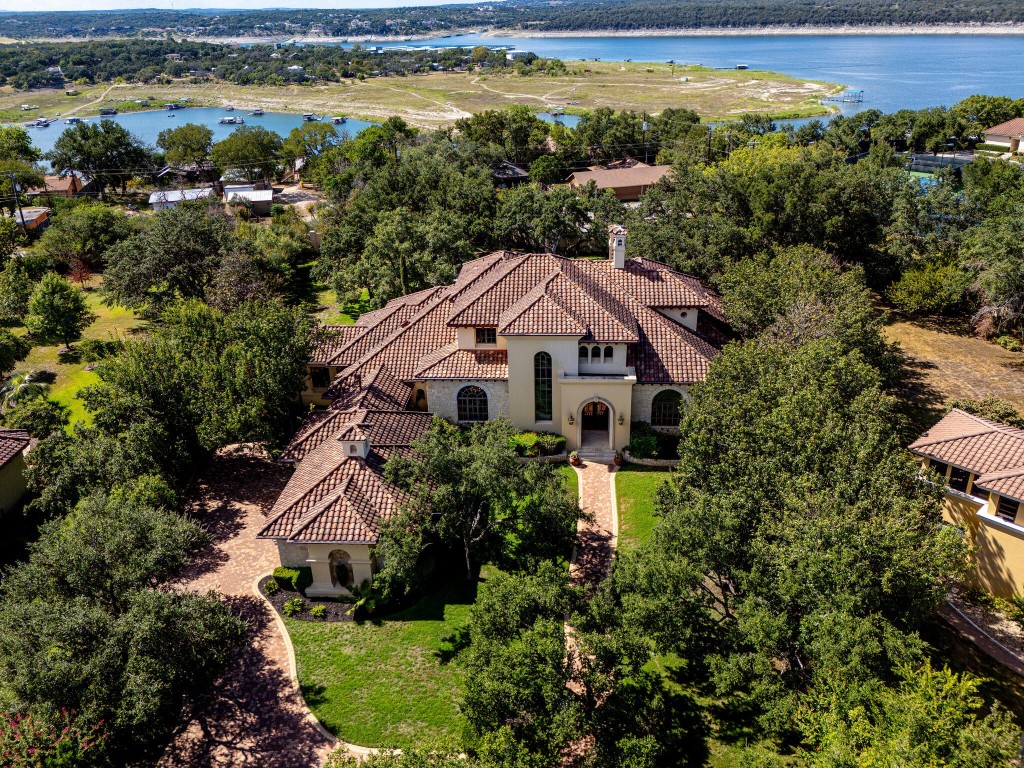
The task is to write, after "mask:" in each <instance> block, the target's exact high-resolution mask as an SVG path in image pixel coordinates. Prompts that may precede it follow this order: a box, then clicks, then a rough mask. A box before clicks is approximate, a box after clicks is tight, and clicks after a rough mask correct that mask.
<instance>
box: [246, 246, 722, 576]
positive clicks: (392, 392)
mask: <svg viewBox="0 0 1024 768" xmlns="http://www.w3.org/2000/svg"><path fill="white" fill-rule="evenodd" d="M626 235H627V233H626V230H625V229H624V228H622V227H612V228H611V229H610V232H609V256H608V258H607V259H606V260H600V259H599V260H593V259H571V258H565V257H562V256H555V255H552V254H546V253H529V254H527V253H511V252H506V251H499V252H496V253H492V254H489V255H487V256H483V257H481V258H478V259H475V260H474V261H471V262H469V263H467V264H465V265H464V266H463V267H462V269H461V271H460V272H459V275H458V278H457V279H456V280H455V282H454V283H453V284H452V285H446V286H438V287H434V288H429V289H426V290H423V291H420V292H418V293H414V294H410V295H408V296H403V297H401V298H398V299H395V300H393V301H390V302H388V304H387V305H385V306H384V307H382V308H381V309H378V310H375V311H373V312H369V313H366V314H364V315H363V316H362V317H360V318H359V321H358V322H357V323H356V324H355V325H353V326H347V327H345V326H338V327H328V328H325V329H323V337H322V340H321V342H320V343H319V344H318V346H317V348H316V350H315V352H314V354H313V359H312V360H311V362H310V365H309V378H308V380H307V389H306V392H305V393H304V396H303V397H304V401H305V402H306V403H308V404H311V405H315V406H321V407H322V410H314V411H312V412H311V414H310V415H309V417H308V418H307V419H306V421H305V423H304V424H303V425H302V427H301V428H300V429H299V431H298V433H297V434H296V435H295V437H294V438H293V439H292V441H291V443H290V444H289V445H288V447H287V448H286V450H285V452H284V454H283V457H282V460H283V461H286V462H290V463H293V464H294V466H295V472H294V474H293V476H292V478H291V480H290V481H289V483H288V485H287V486H286V487H285V489H284V491H283V492H282V494H281V496H280V498H279V499H278V501H277V503H276V504H275V506H274V508H273V510H272V511H271V516H270V520H269V522H268V523H267V525H266V526H265V527H264V529H263V530H262V531H261V532H260V534H259V535H260V536H261V537H264V538H270V539H274V540H275V541H276V542H277V544H278V549H279V552H280V555H281V561H282V564H284V565H289V566H293V567H295V566H309V567H311V568H312V572H313V585H312V586H311V587H310V588H309V589H307V594H311V595H329V594H339V593H341V592H343V591H344V590H345V589H347V588H348V587H349V586H351V585H352V584H354V583H356V584H357V583H361V582H362V580H363V579H366V578H371V577H372V573H373V570H374V556H373V547H374V545H375V544H376V542H377V536H378V535H379V531H380V526H381V524H382V523H383V522H385V521H386V520H387V519H389V518H390V517H392V516H393V515H394V514H396V513H397V511H398V510H399V509H400V508H401V506H402V504H403V503H405V501H406V499H405V497H404V496H403V494H402V492H401V491H399V490H398V489H397V488H394V487H392V486H390V485H389V484H388V483H387V482H386V481H384V480H383V476H382V468H383V466H384V464H385V463H386V462H387V459H388V457H389V456H391V455H393V454H394V453H395V452H407V451H410V450H411V449H412V445H413V443H414V442H415V441H416V440H417V439H419V438H420V437H422V436H423V435H424V434H425V432H426V431H427V429H428V428H429V426H430V423H431V420H432V419H433V418H434V417H440V418H444V419H447V420H449V421H452V422H455V423H459V424H465V425H469V424H473V423H475V422H482V421H488V420H491V419H495V418H498V417H500V416H504V417H507V418H508V419H510V420H511V421H512V422H513V423H514V424H515V425H516V426H517V427H519V428H521V429H525V430H533V431H545V432H557V433H559V434H562V435H564V436H565V437H566V442H567V446H568V449H569V450H579V451H580V452H581V453H583V454H584V455H587V454H590V455H594V456H604V457H608V458H610V457H611V456H613V455H614V451H616V450H621V449H622V448H624V447H625V446H626V445H627V444H628V443H629V439H630V429H631V424H632V423H633V422H648V423H650V424H651V425H652V426H653V427H654V428H655V429H660V430H665V431H672V430H677V429H678V424H679V418H680V414H679V407H680V404H681V402H682V401H683V400H684V399H685V398H687V397H688V388H689V387H690V385H692V384H694V383H696V382H699V381H702V380H703V379H704V378H705V376H706V375H707V371H708V367H709V366H710V364H711V361H712V360H713V359H714V357H715V356H716V355H717V354H718V352H719V348H720V346H721V344H722V343H723V342H724V341H725V339H726V337H727V334H728V328H727V326H726V324H725V321H724V316H723V314H722V309H721V304H720V302H719V299H718V297H717V296H716V295H715V294H714V293H713V292H712V291H711V290H709V289H708V288H707V287H706V286H704V285H703V284H702V283H701V282H700V281H699V280H697V279H695V278H693V277H690V276H688V275H684V274H681V273H679V272H677V271H675V270H673V269H671V268H669V267H668V266H666V265H664V264H661V263H659V262H656V261H652V260H649V259H642V258H635V259H630V258H627V257H626Z"/></svg>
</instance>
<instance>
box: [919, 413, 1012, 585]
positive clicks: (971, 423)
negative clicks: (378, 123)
mask: <svg viewBox="0 0 1024 768" xmlns="http://www.w3.org/2000/svg"><path fill="white" fill-rule="evenodd" d="M910 451H911V452H912V453H913V454H914V455H915V456H917V457H918V459H919V460H920V461H921V465H922V466H923V467H927V468H928V469H931V470H932V471H934V472H935V473H937V474H938V475H939V477H940V478H942V480H943V481H944V482H945V485H946V494H945V499H944V503H943V518H944V519H945V520H946V522H948V523H951V524H953V525H956V526H958V527H959V528H962V529H963V530H964V532H965V534H966V535H967V537H968V539H969V540H970V542H971V544H972V545H973V546H974V547H975V548H976V551H975V554H974V559H975V565H976V568H975V569H974V573H973V579H974V580H975V582H976V583H977V585H978V586H980V587H982V588H984V589H985V590H987V591H988V592H991V593H992V594H993V595H996V596H997V597H1012V596H1013V595H1015V594H1022V593H1024V512H1022V511H1021V504H1022V503H1024V430H1020V429H1016V428H1014V427H1010V426H1007V425H1005V424H1000V423H999V422H996V421H991V420H989V419H983V418H981V417H979V416H973V415H971V414H969V413H966V412H964V411H961V410H959V409H956V408H954V409H953V410H952V411H950V412H949V413H948V414H947V415H946V416H945V417H944V418H943V419H941V420H940V421H939V422H938V423H937V424H935V426H933V427H932V428H931V429H929V430H928V431H927V432H925V433H924V435H922V436H921V437H919V438H918V439H917V440H916V441H914V442H913V443H911V444H910Z"/></svg>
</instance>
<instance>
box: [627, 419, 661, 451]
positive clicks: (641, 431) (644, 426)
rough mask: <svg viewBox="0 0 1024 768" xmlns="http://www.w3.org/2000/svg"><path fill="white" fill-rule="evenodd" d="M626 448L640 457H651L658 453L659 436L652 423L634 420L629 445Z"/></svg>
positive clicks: (630, 428)
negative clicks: (655, 432)
mask: <svg viewBox="0 0 1024 768" xmlns="http://www.w3.org/2000/svg"><path fill="white" fill-rule="evenodd" d="M626 450H627V451H629V454H630V455H631V456H634V457H636V458H638V459H651V458H654V457H655V456H657V455H658V436H657V435H656V434H654V431H653V430H652V429H651V425H650V424H648V423H647V422H646V421H634V422H632V423H631V424H630V425H629V445H627V446H626Z"/></svg>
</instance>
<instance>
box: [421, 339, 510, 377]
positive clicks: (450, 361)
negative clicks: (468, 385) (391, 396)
mask: <svg viewBox="0 0 1024 768" xmlns="http://www.w3.org/2000/svg"><path fill="white" fill-rule="evenodd" d="M413 377H414V378H415V379H417V380H423V381H426V380H427V379H494V380H504V379H508V352H506V351H505V350H504V349H488V350H480V349H459V348H458V347H457V346H455V345H454V344H449V345H448V346H446V347H442V348H441V349H439V350H437V351H436V352H432V353H431V354H429V355H427V356H426V357H424V358H423V359H422V360H421V361H420V367H419V368H417V369H416V370H415V371H414V372H413Z"/></svg>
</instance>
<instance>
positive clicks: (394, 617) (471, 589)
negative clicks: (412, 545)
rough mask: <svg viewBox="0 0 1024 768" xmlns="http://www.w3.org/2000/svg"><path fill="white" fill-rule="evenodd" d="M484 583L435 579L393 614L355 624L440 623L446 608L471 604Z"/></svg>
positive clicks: (477, 580) (460, 579) (369, 618)
mask: <svg viewBox="0 0 1024 768" xmlns="http://www.w3.org/2000/svg"><path fill="white" fill-rule="evenodd" d="M486 580H487V579H486V578H485V577H483V576H477V577H476V578H475V579H473V580H467V579H465V578H463V577H462V576H459V575H454V576H448V577H446V578H444V579H436V580H433V581H432V583H430V584H428V586H427V588H426V589H427V591H426V594H424V595H422V596H421V597H420V599H419V600H417V601H416V602H414V603H412V604H410V605H408V606H407V607H400V608H398V609H397V610H395V612H394V613H386V614H380V615H374V616H367V617H364V618H361V619H356V623H357V624H372V625H374V626H381V625H382V624H385V623H387V622H393V621H402V622H404V621H444V620H445V615H444V614H445V608H446V607H447V606H449V605H472V604H473V603H475V602H476V595H477V590H478V588H479V586H480V584H481V582H484V581H486Z"/></svg>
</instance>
